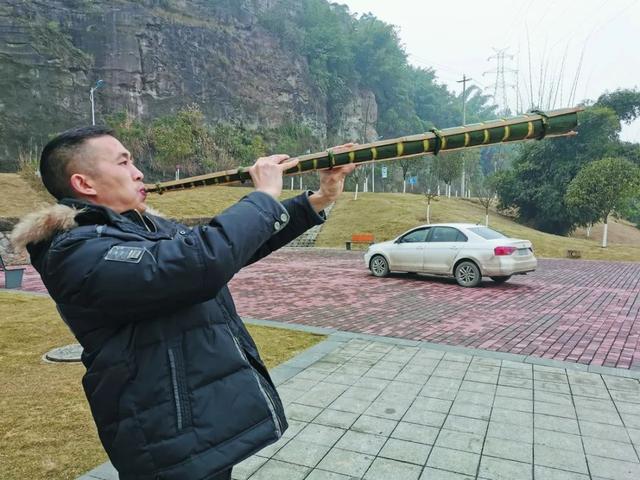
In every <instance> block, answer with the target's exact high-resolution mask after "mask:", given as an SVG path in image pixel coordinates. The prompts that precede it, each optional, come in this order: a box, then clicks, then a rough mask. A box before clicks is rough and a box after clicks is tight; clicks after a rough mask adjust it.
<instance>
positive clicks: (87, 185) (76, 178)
mask: <svg viewBox="0 0 640 480" xmlns="http://www.w3.org/2000/svg"><path fill="white" fill-rule="evenodd" d="M69 183H70V185H71V188H72V189H73V191H74V192H76V193H77V194H79V195H82V196H87V197H93V196H95V195H96V194H97V192H96V189H95V188H93V180H92V179H91V177H89V176H88V175H85V174H83V173H74V174H73V175H71V178H70V179H69Z"/></svg>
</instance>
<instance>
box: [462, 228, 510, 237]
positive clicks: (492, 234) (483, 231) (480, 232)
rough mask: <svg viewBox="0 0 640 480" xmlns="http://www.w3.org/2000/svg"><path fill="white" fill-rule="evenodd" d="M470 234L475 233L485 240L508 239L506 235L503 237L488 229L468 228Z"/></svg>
mask: <svg viewBox="0 0 640 480" xmlns="http://www.w3.org/2000/svg"><path fill="white" fill-rule="evenodd" d="M469 231H470V232H473V233H475V234H476V235H480V236H481V237H482V238H484V239H485V240H495V239H496V238H508V237H507V236H506V235H503V234H502V233H500V232H497V231H495V230H493V229H491V228H488V227H472V228H469Z"/></svg>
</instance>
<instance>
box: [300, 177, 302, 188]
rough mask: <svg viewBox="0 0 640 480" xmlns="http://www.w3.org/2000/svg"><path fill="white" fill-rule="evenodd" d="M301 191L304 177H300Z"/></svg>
mask: <svg viewBox="0 0 640 480" xmlns="http://www.w3.org/2000/svg"><path fill="white" fill-rule="evenodd" d="M300 190H302V176H300Z"/></svg>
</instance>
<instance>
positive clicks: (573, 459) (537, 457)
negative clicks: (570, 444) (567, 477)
mask: <svg viewBox="0 0 640 480" xmlns="http://www.w3.org/2000/svg"><path fill="white" fill-rule="evenodd" d="M533 455H534V457H533V458H534V462H535V464H536V465H543V466H545V467H552V468H557V469H561V470H569V471H570V472H577V473H583V474H588V473H589V471H588V470H587V462H586V460H585V457H584V454H582V453H580V452H572V451H569V450H560V449H557V448H549V447H545V446H544V445H534V447H533Z"/></svg>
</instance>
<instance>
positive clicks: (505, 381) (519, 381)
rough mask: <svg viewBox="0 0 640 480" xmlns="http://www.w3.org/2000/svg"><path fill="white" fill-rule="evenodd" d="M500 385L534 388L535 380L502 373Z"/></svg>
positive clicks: (499, 380)
mask: <svg viewBox="0 0 640 480" xmlns="http://www.w3.org/2000/svg"><path fill="white" fill-rule="evenodd" d="M498 385H502V386H505V387H515V388H533V380H531V379H529V378H521V377H511V376H509V375H500V378H499V379H498Z"/></svg>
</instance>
